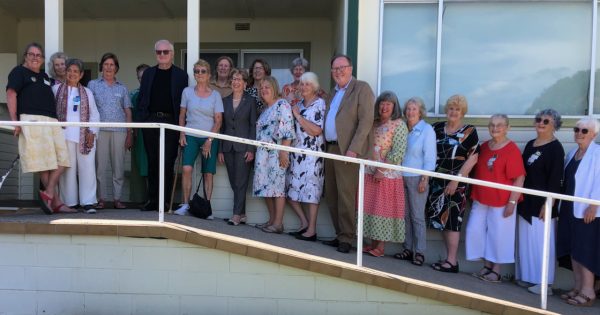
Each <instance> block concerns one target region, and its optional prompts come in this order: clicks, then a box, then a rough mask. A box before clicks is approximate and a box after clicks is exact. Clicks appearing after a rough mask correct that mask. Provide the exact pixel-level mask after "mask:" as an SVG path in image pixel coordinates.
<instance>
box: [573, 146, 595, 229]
mask: <svg viewBox="0 0 600 315" xmlns="http://www.w3.org/2000/svg"><path fill="white" fill-rule="evenodd" d="M576 152H577V148H576V149H573V150H571V152H569V154H567V158H566V160H565V161H566V162H565V168H566V167H567V165H568V164H569V162H570V161H571V159H572V158H573V157H574V156H575V153H576ZM574 195H575V196H576V197H582V198H589V199H596V200H600V145H597V144H596V143H594V142H592V143H590V146H589V147H588V149H587V151H586V152H585V154H584V155H583V159H581V162H580V163H579V167H578V168H577V172H576V173H575V194H574ZM587 207H588V204H587V203H582V202H575V203H574V204H573V215H574V216H575V217H576V218H579V219H582V218H583V214H584V213H585V209H587ZM596 217H597V218H598V217H600V209H598V211H596Z"/></svg>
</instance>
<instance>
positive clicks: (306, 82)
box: [287, 72, 325, 242]
mask: <svg viewBox="0 0 600 315" xmlns="http://www.w3.org/2000/svg"><path fill="white" fill-rule="evenodd" d="M300 90H301V91H302V100H301V101H300V102H299V103H298V104H297V105H294V106H293V107H292V112H293V114H294V118H295V119H296V140H295V141H294V142H295V144H294V146H295V147H296V148H298V149H306V150H312V151H319V152H323V151H325V141H324V139H323V124H324V123H325V101H324V100H323V99H322V98H320V97H319V96H318V95H317V92H318V91H319V80H318V78H317V75H316V74H314V73H313V72H306V73H304V74H303V75H302V76H301V77H300ZM290 158H291V166H290V170H289V172H288V175H287V184H288V188H287V190H288V191H287V195H288V202H289V203H290V206H292V209H294V211H295V212H296V214H297V215H298V218H299V219H300V224H301V225H300V229H299V230H298V231H295V232H291V233H290V234H291V235H293V236H295V237H296V238H297V239H299V240H303V241H313V242H314V241H316V240H317V231H316V226H317V210H318V209H319V201H320V200H321V195H322V194H323V181H324V176H323V175H324V171H323V167H324V160H323V158H320V157H316V156H311V155H306V154H296V153H291V154H290ZM301 203H303V204H306V205H307V207H308V219H307V218H306V215H305V214H304V210H302V205H301Z"/></svg>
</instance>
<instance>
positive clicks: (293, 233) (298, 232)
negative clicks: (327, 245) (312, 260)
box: [288, 227, 308, 236]
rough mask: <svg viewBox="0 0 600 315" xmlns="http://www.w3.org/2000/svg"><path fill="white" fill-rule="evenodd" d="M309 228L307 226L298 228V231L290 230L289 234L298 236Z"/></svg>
mask: <svg viewBox="0 0 600 315" xmlns="http://www.w3.org/2000/svg"><path fill="white" fill-rule="evenodd" d="M307 230H308V227H305V228H303V229H301V230H298V231H294V232H289V233H288V234H289V235H291V236H298V235H301V234H304V233H306V231H307Z"/></svg>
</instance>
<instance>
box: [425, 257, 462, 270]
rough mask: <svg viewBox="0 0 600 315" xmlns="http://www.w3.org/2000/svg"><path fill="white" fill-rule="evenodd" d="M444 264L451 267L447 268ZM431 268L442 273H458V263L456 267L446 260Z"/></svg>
mask: <svg viewBox="0 0 600 315" xmlns="http://www.w3.org/2000/svg"><path fill="white" fill-rule="evenodd" d="M444 264H448V266H450V267H445V266H444ZM431 268H433V269H434V270H436V271H440V272H449V273H458V262H456V265H453V264H451V263H450V262H449V261H448V260H447V259H446V260H445V261H440V262H436V263H434V264H432V265H431Z"/></svg>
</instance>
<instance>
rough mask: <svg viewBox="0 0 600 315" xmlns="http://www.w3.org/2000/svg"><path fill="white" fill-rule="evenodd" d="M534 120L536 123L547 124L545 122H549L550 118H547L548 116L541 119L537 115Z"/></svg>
mask: <svg viewBox="0 0 600 315" xmlns="http://www.w3.org/2000/svg"><path fill="white" fill-rule="evenodd" d="M535 122H536V123H537V124H539V123H543V124H544V125H547V124H549V123H550V119H548V118H546V119H541V118H540V117H537V118H536V119H535Z"/></svg>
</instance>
